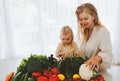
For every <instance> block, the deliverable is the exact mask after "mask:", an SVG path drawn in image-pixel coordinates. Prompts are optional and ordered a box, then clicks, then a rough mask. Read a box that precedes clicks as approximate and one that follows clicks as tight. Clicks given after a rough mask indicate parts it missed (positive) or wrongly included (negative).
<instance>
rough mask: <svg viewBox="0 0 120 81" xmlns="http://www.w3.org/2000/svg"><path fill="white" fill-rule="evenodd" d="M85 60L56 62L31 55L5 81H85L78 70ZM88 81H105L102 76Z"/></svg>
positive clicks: (74, 59)
mask: <svg viewBox="0 0 120 81" xmlns="http://www.w3.org/2000/svg"><path fill="white" fill-rule="evenodd" d="M84 61H86V59H83V58H82V57H69V58H66V59H63V60H60V61H58V60H57V59H55V58H54V57H53V55H51V56H50V57H47V56H44V55H35V54H34V55H31V56H30V57H28V58H27V59H22V61H21V63H20V65H19V66H18V68H17V71H16V73H14V72H11V73H10V74H8V75H7V76H6V79H5V81H86V80H85V79H84V80H83V78H81V75H80V74H79V68H80V66H81V65H82V64H83V62H84ZM88 81H105V80H104V77H103V76H102V75H96V76H95V77H91V78H89V80H88Z"/></svg>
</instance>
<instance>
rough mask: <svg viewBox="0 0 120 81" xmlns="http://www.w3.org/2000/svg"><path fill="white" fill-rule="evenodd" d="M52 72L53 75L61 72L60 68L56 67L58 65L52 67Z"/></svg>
mask: <svg viewBox="0 0 120 81" xmlns="http://www.w3.org/2000/svg"><path fill="white" fill-rule="evenodd" d="M50 72H51V74H52V75H58V74H59V73H60V72H59V70H58V68H56V67H54V68H52V69H51V70H50Z"/></svg>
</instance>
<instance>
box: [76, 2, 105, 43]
mask: <svg viewBox="0 0 120 81" xmlns="http://www.w3.org/2000/svg"><path fill="white" fill-rule="evenodd" d="M82 12H86V13H88V14H90V15H91V16H94V18H95V19H94V25H95V26H98V27H102V26H103V25H102V24H101V22H100V20H99V18H98V14H97V9H96V8H95V6H94V5H92V4H91V3H84V4H82V5H80V6H78V7H77V9H76V12H75V13H76V16H77V20H78V36H80V35H79V34H80V33H81V34H82V36H83V41H86V40H87V39H86V38H87V37H86V36H85V30H84V29H83V28H82V27H81V25H80V22H79V14H80V13H82Z"/></svg>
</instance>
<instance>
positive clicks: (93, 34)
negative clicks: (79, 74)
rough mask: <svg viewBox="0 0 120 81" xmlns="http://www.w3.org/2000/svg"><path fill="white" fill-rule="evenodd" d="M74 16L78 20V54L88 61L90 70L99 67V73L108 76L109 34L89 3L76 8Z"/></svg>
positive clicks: (110, 45) (110, 57)
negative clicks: (85, 57)
mask: <svg viewBox="0 0 120 81" xmlns="http://www.w3.org/2000/svg"><path fill="white" fill-rule="evenodd" d="M76 16H77V20H78V39H79V41H80V42H81V43H80V52H81V53H82V54H84V55H85V56H87V57H88V58H89V60H87V61H86V62H85V64H86V66H88V67H89V68H90V69H91V70H93V69H94V67H99V73H100V74H101V73H102V74H103V75H105V79H106V81H110V80H108V78H107V77H106V76H108V75H107V74H106V72H107V69H108V68H110V66H111V62H112V44H111V39H110V34H109V31H108V30H107V28H105V27H104V26H103V25H102V24H101V22H100V20H99V18H98V14H97V10H96V8H95V7H94V5H92V4H91V3H84V4H82V5H80V6H79V7H77V10H76Z"/></svg>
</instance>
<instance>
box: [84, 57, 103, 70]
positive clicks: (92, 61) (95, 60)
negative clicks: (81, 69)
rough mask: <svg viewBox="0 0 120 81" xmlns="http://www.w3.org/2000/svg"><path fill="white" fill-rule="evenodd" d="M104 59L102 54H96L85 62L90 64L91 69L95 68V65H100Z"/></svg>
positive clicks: (87, 64)
mask: <svg viewBox="0 0 120 81" xmlns="http://www.w3.org/2000/svg"><path fill="white" fill-rule="evenodd" d="M101 61H102V59H101V57H100V56H94V57H92V58H91V59H89V60H87V61H86V62H85V64H86V66H88V67H89V68H90V69H91V70H93V69H94V68H95V67H97V68H98V67H99V66H98V65H99V63H101Z"/></svg>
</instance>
